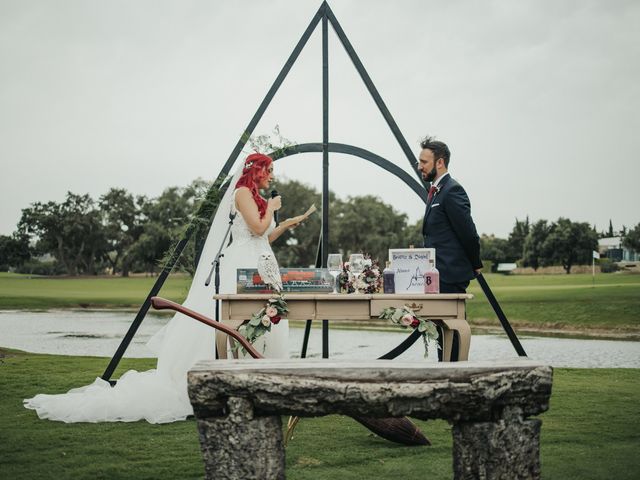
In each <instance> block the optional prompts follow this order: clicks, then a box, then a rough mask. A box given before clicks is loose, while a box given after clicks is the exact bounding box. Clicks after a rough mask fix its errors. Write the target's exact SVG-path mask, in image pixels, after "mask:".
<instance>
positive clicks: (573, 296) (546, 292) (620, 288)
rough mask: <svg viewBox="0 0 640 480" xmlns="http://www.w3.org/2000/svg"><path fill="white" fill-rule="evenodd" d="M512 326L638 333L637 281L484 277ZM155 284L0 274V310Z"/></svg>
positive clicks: (484, 314) (100, 302)
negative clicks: (593, 281)
mask: <svg viewBox="0 0 640 480" xmlns="http://www.w3.org/2000/svg"><path fill="white" fill-rule="evenodd" d="M486 278H487V281H488V282H489V285H490V286H491V287H492V289H493V290H494V293H495V295H496V297H497V298H498V300H499V301H500V304H501V305H502V308H503V310H504V312H505V314H506V315H507V317H508V318H509V320H510V321H511V322H512V323H513V324H514V325H515V326H516V327H521V328H524V327H533V328H565V329H578V330H584V331H586V332H587V333H588V331H589V330H592V331H593V330H607V331H610V332H632V333H635V334H640V275H630V274H598V275H596V277H595V285H594V284H593V283H592V277H591V275H588V274H572V275H508V276H506V275H486ZM155 280H156V278H155V277H134V278H120V277H114V278H105V277H95V278H46V277H31V276H27V275H15V274H7V273H0V309H47V308H72V307H80V306H82V307H101V308H109V307H138V306H140V304H141V303H142V301H143V300H144V299H145V297H146V295H147V294H148V292H149V290H150V289H151V287H152V285H153V283H154V282H155ZM189 284H190V278H189V277H186V276H184V275H173V276H170V277H169V280H168V281H167V282H166V284H165V286H164V287H163V288H162V290H161V291H160V295H161V296H164V297H166V298H170V299H172V300H175V301H178V302H181V301H182V300H183V299H184V298H185V297H186V294H187V291H188V288H189ZM469 292H470V293H473V294H474V295H475V298H474V299H473V300H471V301H470V302H469V303H468V318H469V320H470V323H471V324H472V325H495V326H499V322H498V320H497V319H496V317H495V314H494V313H493V310H492V309H491V306H490V305H489V303H488V302H487V300H486V298H485V297H484V294H483V293H482V291H481V290H480V287H479V286H478V284H477V282H475V281H474V282H472V283H471V285H470V289H469Z"/></svg>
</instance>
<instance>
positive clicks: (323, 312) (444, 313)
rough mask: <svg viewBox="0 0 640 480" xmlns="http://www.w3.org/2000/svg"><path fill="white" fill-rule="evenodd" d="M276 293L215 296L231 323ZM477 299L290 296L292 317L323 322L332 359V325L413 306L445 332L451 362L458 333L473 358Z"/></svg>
mask: <svg viewBox="0 0 640 480" xmlns="http://www.w3.org/2000/svg"><path fill="white" fill-rule="evenodd" d="M271 297H272V295H270V294H235V295H233V294H222V295H214V296H213V299H214V300H221V301H222V303H221V319H222V321H223V322H225V323H228V324H230V325H239V324H240V323H241V322H243V321H244V320H248V319H250V318H251V316H252V315H253V314H254V313H255V312H257V311H258V310H260V309H261V308H262V307H263V306H264V305H265V303H266V302H267V300H268V299H269V298H271ZM470 298H473V295H470V294H451V293H441V294H373V295H369V294H348V295H347V294H331V293H286V294H285V300H286V301H287V305H288V308H289V315H288V316H287V318H289V319H295V320H307V329H309V328H310V325H311V321H313V320H322V322H323V323H322V326H323V339H322V340H323V341H322V344H323V348H322V350H323V354H322V356H323V358H328V356H329V347H328V343H329V341H328V323H329V320H332V321H349V322H355V323H358V322H369V321H370V320H371V319H377V318H378V316H379V315H380V313H381V312H382V310H383V309H385V308H388V307H402V306H403V305H407V306H409V307H410V308H412V309H413V310H414V311H415V313H416V314H417V315H419V316H420V317H424V318H427V319H429V320H432V321H433V322H434V323H435V324H436V325H437V326H439V327H440V331H441V332H442V336H443V343H442V359H443V361H450V360H451V351H452V347H453V342H454V336H455V335H457V336H458V340H459V350H458V360H467V359H468V358H469V345H470V343H471V329H470V328H469V324H468V323H467V320H466V314H465V302H466V300H468V299H470ZM216 338H217V340H216V344H217V348H218V355H219V356H220V357H221V358H226V356H227V338H226V335H224V334H220V332H218V333H217V336H216ZM307 339H308V332H305V344H304V345H303V355H302V356H303V357H304V356H305V355H306V340H307Z"/></svg>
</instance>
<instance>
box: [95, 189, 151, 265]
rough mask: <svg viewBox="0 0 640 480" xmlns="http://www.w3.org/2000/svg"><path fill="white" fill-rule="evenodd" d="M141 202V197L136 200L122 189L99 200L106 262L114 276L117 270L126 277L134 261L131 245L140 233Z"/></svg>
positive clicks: (142, 202)
mask: <svg viewBox="0 0 640 480" xmlns="http://www.w3.org/2000/svg"><path fill="white" fill-rule="evenodd" d="M144 202H145V199H144V197H138V199H137V200H136V199H135V198H134V197H133V195H132V194H130V193H128V192H127V191H126V190H124V189H122V188H112V189H110V190H109V191H108V192H107V193H105V194H104V195H102V196H101V197H100V200H99V207H100V211H101V216H102V224H103V226H104V234H105V240H106V242H107V243H108V245H109V251H108V253H107V256H106V258H107V261H108V262H109V263H110V265H111V269H112V273H113V274H114V275H115V274H116V273H117V272H118V270H120V271H121V272H122V276H123V277H127V276H129V269H130V268H131V265H132V263H133V262H134V260H135V259H134V257H133V250H132V245H133V244H134V243H135V242H136V241H137V240H138V239H139V238H140V235H142V233H143V228H142V218H141V209H140V207H141V206H142V205H143V204H144Z"/></svg>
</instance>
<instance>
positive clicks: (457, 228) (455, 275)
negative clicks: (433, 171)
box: [422, 175, 482, 283]
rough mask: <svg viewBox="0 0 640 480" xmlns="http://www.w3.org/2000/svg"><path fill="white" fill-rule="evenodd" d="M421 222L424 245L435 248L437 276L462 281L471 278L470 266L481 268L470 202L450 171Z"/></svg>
mask: <svg viewBox="0 0 640 480" xmlns="http://www.w3.org/2000/svg"><path fill="white" fill-rule="evenodd" d="M438 186H439V187H440V191H439V192H436V193H435V194H434V196H433V198H432V199H431V201H430V202H428V203H427V209H426V211H425V214H424V221H423V223H422V235H423V236H424V246H425V247H428V248H435V249H436V268H437V269H438V270H439V272H440V280H441V281H442V282H446V283H463V282H468V281H469V280H471V279H473V278H474V270H475V269H478V268H482V262H481V261H480V237H479V236H478V232H477V231H476V226H475V224H474V223H473V219H472V218H471V203H470V202H469V197H468V196H467V192H465V191H464V188H462V185H460V184H459V183H458V182H456V181H455V180H454V179H453V178H451V175H447V176H445V177H444V178H443V179H442V180H441V181H440V183H439V185H438Z"/></svg>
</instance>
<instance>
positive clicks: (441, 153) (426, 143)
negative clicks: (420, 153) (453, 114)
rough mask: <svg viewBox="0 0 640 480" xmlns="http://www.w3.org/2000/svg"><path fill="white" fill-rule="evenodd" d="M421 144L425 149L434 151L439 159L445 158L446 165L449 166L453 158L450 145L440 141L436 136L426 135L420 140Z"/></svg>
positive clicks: (434, 154)
mask: <svg viewBox="0 0 640 480" xmlns="http://www.w3.org/2000/svg"><path fill="white" fill-rule="evenodd" d="M420 146H421V147H422V148H423V149H425V148H426V149H429V150H431V151H432V152H433V158H434V159H435V160H438V159H439V158H441V159H443V160H444V166H445V167H446V168H449V159H450V158H451V152H450V151H449V147H447V144H446V143H444V142H439V141H438V140H436V139H435V137H429V136H426V137H424V138H423V139H422V141H421V142H420Z"/></svg>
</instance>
